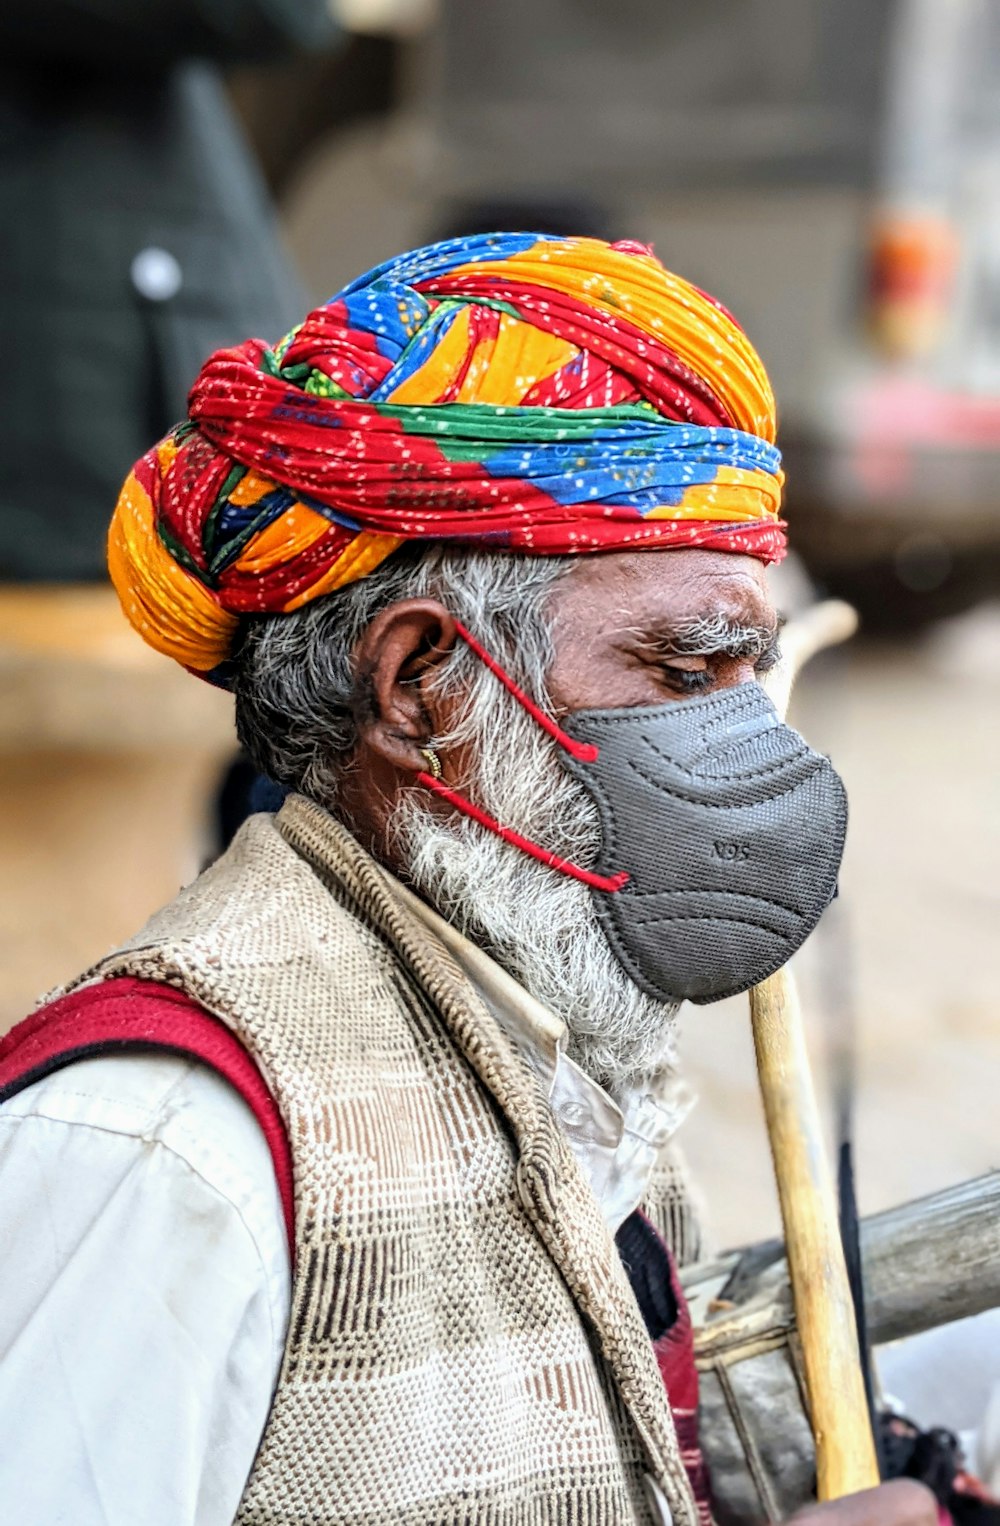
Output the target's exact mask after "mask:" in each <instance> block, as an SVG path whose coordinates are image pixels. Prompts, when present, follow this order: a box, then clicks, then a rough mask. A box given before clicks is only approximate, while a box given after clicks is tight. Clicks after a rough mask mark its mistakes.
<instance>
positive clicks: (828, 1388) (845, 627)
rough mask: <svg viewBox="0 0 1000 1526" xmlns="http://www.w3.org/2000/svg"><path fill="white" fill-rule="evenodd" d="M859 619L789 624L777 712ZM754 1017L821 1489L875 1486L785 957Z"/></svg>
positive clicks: (770, 683)
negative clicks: (807, 669) (804, 673)
mask: <svg viewBox="0 0 1000 1526" xmlns="http://www.w3.org/2000/svg"><path fill="white" fill-rule="evenodd" d="M856 627H857V615H856V614H855V612H854V610H853V609H852V608H851V606H850V605H849V604H843V603H841V602H840V601H837V600H830V601H827V602H826V603H823V604H816V605H814V606H813V608H812V609H810V610H807V611H806V612H805V614H803V615H802V616H800V617H799V618H798V619H796V620H795V621H793V622H792V623H791V624H790V625H788V626H787V627H786V629H785V631H784V632H783V634H782V639H781V645H782V649H783V660H782V662H781V663H780V664H779V666H778V667H777V668H776V669H775V671H774V673H773V674H772V675H769V678H768V680H767V689H768V691H769V693H770V695H771V697H772V699H773V700H774V704H775V707H776V709H777V710H778V711H779V713H780V714H782V715H783V714H784V712H785V709H786V708H787V705H788V699H789V695H790V694H791V689H792V684H793V683H794V681H795V677H796V675H797V673H798V672H799V670H800V669H801V668H802V667H803V665H804V664H805V663H806V662H808V660H809V658H810V657H811V656H813V654H814V653H815V652H817V651H819V650H821V649H822V648H823V647H825V646H831V645H833V644H834V643H836V642H839V641H844V640H846V639H847V638H848V637H849V636H851V635H853V633H854V630H855V629H856ZM750 1020H751V1024H752V1027H753V1041H754V1048H755V1050H756V1053H757V1072H758V1076H759V1078H760V1089H761V1096H762V1098H763V1102H764V1116H765V1118H766V1121H767V1132H768V1138H769V1140H770V1145H771V1156H772V1158H773V1161H774V1174H775V1178H776V1181H777V1186H778V1200H779V1203H780V1205H781V1218H782V1222H783V1224H784V1228H785V1245H786V1249H787V1254H788V1271H789V1277H790V1280H791V1284H792V1296H793V1298H794V1300H795V1319H796V1325H797V1327H798V1333H799V1341H800V1343H801V1347H802V1361H803V1367H804V1369H805V1381H806V1391H807V1393H808V1396H809V1409H810V1417H811V1421H812V1428H813V1434H814V1436H815V1438H816V1469H817V1479H818V1494H819V1498H820V1500H832V1499H839V1498H840V1497H841V1496H842V1495H845V1494H853V1493H855V1492H857V1491H858V1490H861V1489H869V1488H872V1487H874V1486H875V1485H876V1484H877V1483H878V1482H879V1472H878V1462H877V1460H876V1456H875V1443H874V1440H873V1438H872V1433H871V1420H870V1417H869V1414H868V1403H867V1399H866V1397H865V1388H864V1381H863V1378H862V1375H861V1358H860V1353H859V1350H858V1337H857V1325H856V1323H855V1317H854V1305H853V1302H852V1299H851V1290H850V1285H849V1283H848V1280H847V1268H846V1266H845V1264H844V1252H843V1246H842V1244H841V1239H840V1225H839V1223H838V1219H837V1208H836V1203H835V1200H834V1194H833V1186H832V1183H831V1178H830V1172H829V1168H828V1166H827V1161H826V1151H825V1149H824V1147H823V1131H822V1128H821V1125H820V1120H819V1109H818V1108H817V1106H816V1093H815V1089H814V1087H813V1081H812V1071H811V1069H810V1065H809V1054H808V1051H807V1049H806V1043H805V1036H804V1033H803V1029H802V1014H801V1011H800V1009H799V1002H798V994H797V992H796V988H795V981H794V977H793V975H792V972H791V970H790V969H789V968H788V967H787V966H786V968H785V969H782V970H778V972H777V973H776V974H774V975H772V976H771V977H770V979H769V980H765V981H763V982H762V983H761V984H760V985H759V986H756V987H755V988H754V989H753V990H752V991H751V992H750Z"/></svg>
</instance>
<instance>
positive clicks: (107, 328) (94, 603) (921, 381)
mask: <svg viewBox="0 0 1000 1526" xmlns="http://www.w3.org/2000/svg"><path fill="white" fill-rule="evenodd" d="M0 41H2V43H3V46H2V48H0V56H2V57H3V58H4V60H5V62H4V63H3V65H2V66H0V198H2V205H3V208H4V238H3V240H2V244H0V272H2V279H0V310H2V314H3V332H4V335H5V340H6V351H7V356H8V360H7V363H6V364H5V366H4V367H3V368H2V383H0V384H2V386H3V389H4V394H3V406H2V408H0V430H2V432H3V440H2V448H0V505H2V531H0V578H2V579H3V583H2V586H0V767H2V770H3V786H4V787H3V790H2V794H0V831H2V834H3V849H4V864H5V874H4V876H3V888H2V891H0V953H2V966H0V967H2V969H3V983H2V989H0V1027H3V1026H5V1025H7V1024H9V1023H10V1022H12V1021H14V1020H15V1019H16V1018H18V1017H19V1016H21V1015H23V1014H24V1013H25V1012H26V1011H27V1010H28V1009H29V1008H30V1006H31V1005H32V1003H33V1002H34V1000H35V999H36V998H37V996H38V995H39V994H40V993H41V991H42V990H43V989H45V988H46V987H48V986H51V985H52V984H53V983H55V982H57V981H59V980H61V979H63V978H65V977H68V976H69V975H71V974H73V973H74V972H75V971H76V970H77V969H79V968H81V967H82V966H83V965H85V964H86V963H87V962H89V961H90V960H92V959H93V958H94V957H96V956H98V955H100V954H101V953H102V952H104V951H105V950H106V949H107V948H108V947H110V946H111V945H112V944H113V943H114V942H116V941H117V940H118V939H120V938H121V937H122V936H124V935H126V934H127V933H129V932H130V931H132V930H133V929H134V927H135V926H136V925H138V923H139V922H140V921H141V920H142V918H143V917H144V915H145V914H146V913H147V912H148V911H150V910H151V909H152V908H153V907H154V906H155V905H157V904H159V903H160V902H162V901H163V900H164V899H166V898H168V897H169V896H170V895H172V894H173V893H174V891H175V890H176V888H177V886H178V884H179V883H181V882H182V881H183V880H185V879H186V878H188V877H190V875H191V874H192V873H193V872H195V870H196V869H197V867H198V866H199V864H200V863H201V862H203V861H204V859H205V858H206V857H207V856H208V855H210V854H211V853H212V852H213V851H214V846H215V843H216V841H217V837H218V829H219V828H218V817H219V811H220V804H219V789H220V781H221V780H222V778H223V776H224V774H225V772H226V769H227V767H228V764H229V762H230V760H231V757H232V753H233V734H232V727H231V718H230V714H229V710H228V705H227V700H226V699H225V697H224V696H222V695H220V694H217V693H215V692H213V691H211V690H210V689H208V687H207V686H205V685H201V684H198V683H195V682H194V681H193V680H191V679H188V678H187V677H185V676H184V675H183V674H181V673H179V672H176V671H174V670H173V668H172V666H171V665H170V664H169V663H168V662H166V661H165V660H164V659H161V658H159V657H156V656H154V655H153V654H152V653H150V652H148V651H146V650H145V649H144V648H143V647H142V645H141V643H140V642H139V641H138V640H137V639H136V638H135V637H134V636H132V635H131V634H130V633H129V632H127V631H126V629H125V627H124V624H123V622H122V619H121V617H120V616H119V614H118V612H117V608H116V606H115V604H114V601H113V599H112V597H111V596H110V593H109V590H108V589H107V587H106V586H105V583H104V574H103V535H104V531H105V527H106V525H107V521H108V518H109V516H110V512H111V508H112V506H113V502H114V498H115V495H116V492H117V488H118V485H119V483H120V480H121V478H122V477H123V475H124V473H125V471H126V470H127V469H128V467H129V466H130V465H131V462H132V460H133V459H134V457H135V456H137V455H138V454H139V453H140V452H141V451H142V450H143V449H145V448H146V447H147V445H148V444H149V443H151V441H152V440H153V439H154V438H156V437H158V436H159V435H160V434H162V433H163V432H164V430H165V429H166V428H167V427H168V426H169V425H170V424H171V423H172V422H174V421H175V420H176V419H177V418H178V417H180V416H181V415H182V413H183V411H184V397H185V392H186V389H187V386H188V385H189V383H190V381H191V380H192V379H193V376H194V373H195V371H196V369H197V367H198V365H199V363H200V361H201V360H202V359H203V357H204V356H205V355H206V354H207V353H208V352H209V351H210V350H211V349H213V348H214V347H216V346H217V345H219V344H223V343H227V342H234V341H236V340H239V339H242V338H244V337H246V336H247V335H248V334H251V333H252V334H259V335H262V336H263V337H265V338H267V339H269V340H275V339H276V338H277V337H278V336H279V335H280V334H281V333H282V332H283V331H284V330H285V329H286V328H287V327H289V326H290V325H291V323H292V322H294V321H296V320H297V319H298V318H299V317H301V316H302V314H303V312H304V311H305V307H306V304H308V303H313V302H316V301H319V300H321V299H323V298H325V297H327V296H329V295H330V294H331V293H332V292H333V291H335V290H336V289H337V288H338V287H339V286H340V285H342V284H343V283H344V282H345V281H347V280H348V279H350V278H351V277H353V276H355V275H356V274H358V273H359V272H360V271H362V270H364V269H366V268H367V267H368V266H370V265H372V264H374V263H375V262H377V261H378V260H380V259H383V258H385V257H387V256H390V255H392V254H395V253H397V252H398V251H400V250H401V249H404V248H406V247H408V246H412V245H417V244H421V243H424V242H427V241H428V240H430V239H433V238H434V237H439V236H440V237H444V236H448V235H450V234H453V233H462V232H471V231H477V230H486V229H492V228H511V227H520V226H525V227H531V228H536V229H540V230H547V231H553V232H557V233H558V232H587V233H597V234H600V235H603V236H607V237H610V238H622V237H628V238H637V239H641V240H645V241H649V242H651V243H652V244H653V245H654V246H655V249H656V252H657V254H658V255H659V257H660V258H661V259H662V260H663V261H664V263H665V264H666V265H667V266H669V267H672V268H675V269H677V270H678V271H680V272H682V273H683V274H685V275H686V276H688V277H689V278H690V279H692V280H693V281H695V282H696V283H697V284H698V285H700V286H703V287H705V288H707V289H708V290H710V291H711V292H713V293H714V294H715V295H717V296H718V297H720V298H721V299H722V301H723V302H724V303H725V304H726V305H727V306H728V307H730V308H731V309H732V310H733V311H734V312H735V313H736V315H737V316H738V318H739V319H740V321H741V322H742V323H743V325H744V326H745V327H746V328H747V330H748V331H749V333H750V335H751V336H752V338H753V340H754V342H755V344H756V345H757V346H758V348H759V350H760V352H761V354H762V355H763V357H764V360H765V363H766V364H767V366H768V368H769V370H770V374H771V377H772V379H773V382H774V386H775V391H776V393H777V396H778V400H779V408H780V417H781V436H780V440H781V444H782V446H783V449H784V451H785V453H786V464H787V470H788V494H787V511H788V519H789V521H790V524H791V535H792V545H793V547H794V548H795V557H794V559H793V560H792V562H791V563H790V564H789V565H787V566H786V568H785V569H783V571H782V573H780V574H779V579H778V587H777V598H778V602H779V603H781V604H783V605H784V606H785V607H786V608H787V609H789V610H794V608H795V607H797V606H798V605H799V604H800V603H801V602H803V601H804V600H806V599H808V598H809V597H811V596H812V595H813V594H814V593H817V592H818V593H833V594H838V595H842V596H844V597H847V598H849V599H850V600H852V601H853V602H854V603H855V604H856V605H857V606H858V608H859V609H860V611H861V614H862V618H863V633H862V635H861V636H860V637H859V638H858V639H857V640H856V641H855V642H854V643H853V644H852V645H851V646H850V648H848V649H846V650H845V651H843V652H841V653H837V654H831V655H828V656H826V657H824V658H823V659H821V660H819V661H817V663H816V665H815V668H814V669H812V670H810V672H809V675H808V677H807V678H806V679H805V680H804V681H803V683H802V685H801V687H800V690H799V692H798V694H797V696H796V699H795V701H794V704H793V717H792V718H793V720H794V721H796V722H797V723H798V724H799V725H800V726H801V727H802V729H804V730H805V731H806V733H807V735H808V736H809V738H810V740H811V741H812V742H813V743H814V744H816V745H818V746H820V747H822V748H823V749H824V750H825V751H828V752H829V753H831V755H832V756H833V759H834V762H835V763H836V764H837V766H838V767H839V768H840V770H841V771H842V773H843V774H844V776H845V778H846V780H847V783H848V786H849V789H850V793H851V802H852V828H851V835H850V839H849V848H848V855H847V860H846V863H845V868H844V874H843V880H842V897H841V900H840V902H839V903H838V904H837V906H836V907H835V908H834V912H833V913H832V914H831V916H830V917H828V918H827V919H826V921H825V922H824V924H823V926H822V927H821V929H820V932H819V934H818V935H817V936H816V938H815V939H814V940H813V942H812V943H811V944H810V945H809V946H808V947H807V949H806V950H805V951H804V952H803V954H802V956H801V960H800V963H801V975H802V981H803V990H804V996H805V1000H806V1007H807V1012H808V1015H809V1022H810V1039H811V1043H812V1044H813V1048H814V1052H815V1055H816V1058H817V1064H818V1067H819V1071H820V1081H821V1086H823V1085H825V1082H824V1076H825V1074H826V1070H827V1062H828V1059H829V1055H830V1051H831V1048H834V1049H835V1048H836V1045H837V1042H838V1038H837V1036H838V1034H843V1033H844V1032H845V1031H846V1030H847V1029H848V1028H849V1029H850V1031H852V1032H854V1033H855V1034H856V1036H857V1043H858V1063H859V1095H858V1103H857V1117H856V1128H857V1138H858V1162H857V1165H858V1186H859V1193H860V1197H861V1202H862V1207H863V1208H864V1209H866V1210H872V1209H876V1208H880V1207H882V1206H885V1205H886V1204H888V1203H891V1202H897V1201H900V1200H901V1199H904V1198H910V1197H915V1196H918V1195H920V1194H922V1193H924V1192H928V1191H931V1190H934V1189H936V1188H938V1187H941V1186H943V1185H945V1184H947V1183H949V1182H956V1181H959V1180H961V1179H963V1178H965V1177H970V1176H972V1175H974V1174H976V1173H978V1172H981V1171H984V1170H986V1169H988V1168H990V1167H994V1166H996V1165H997V1164H1000V1159H998V1157H1000V1132H998V1128H997V1125H996V1122H995V1116H996V1115H995V1114H994V1112H993V1108H994V1106H995V1105H996V1093H997V1087H998V1083H1000V1030H998V1026H997V1023H996V1021H995V1011H996V1002H997V998H996V993H997V988H998V977H1000V955H998V948H1000V940H998V938H997V934H996V917H995V911H996V889H995V887H996V883H997V873H998V866H1000V810H998V791H997V788H996V785H997V777H996V776H997V768H996V759H997V751H998V748H997V742H998V719H1000V706H998V700H1000V602H998V600H1000V0H700V3H699V4H698V5H697V6H691V5H687V4H683V3H681V0H613V3H612V0H476V3H475V4H471V3H469V0H330V3H327V0H147V3H145V4H143V5H135V4H134V3H131V0H100V3H97V0H93V3H89V0H6V3H5V5H4V7H3V10H2V12H0ZM222 808H223V810H224V808H225V799H223V801H222ZM682 1054H683V1061H684V1066H685V1070H686V1073H687V1075H688V1078H689V1080H690V1082H691V1084H692V1086H693V1088H694V1090H695V1091H696V1092H697V1093H698V1095H699V1098H700V1101H699V1103H698V1106H697V1107H696V1108H695V1109H694V1111H693V1113H692V1114H691V1116H690V1119H689V1120H688V1122H687V1123H686V1124H685V1125H684V1128H683V1132H682V1138H683V1140H684V1142H685V1145H686V1149H687V1152H688V1155H689V1157H690V1159H691V1161H692V1163H693V1165H694V1167H695V1170H696V1173H697V1176H698V1178H699V1180H700V1182H701V1185H702V1188H703V1191H704V1195H705V1198H706V1200H707V1202H708V1205H709V1212H710V1219H711V1223H712V1226H713V1232H714V1237H715V1239H716V1240H717V1242H718V1243H720V1244H731V1243H736V1242H739V1241H744V1240H748V1239H755V1238H761V1237H763V1236H765V1235H768V1234H770V1233H773V1232H774V1231H775V1230H776V1228H777V1224H778V1218H777V1208H776V1204H775V1200H774V1195H773V1190H772V1188H771V1185H770V1169H769V1164H768V1158H767V1147H766V1142H765V1136H764V1131H763V1125H762V1121H761V1117H760V1113H759V1107H758V1103H757V1093H756V1083H755V1075H754V1065H753V1057H752V1049H751V1044H750V1035H749V1028H748V1022H747V1015H746V1003H745V1001H741V1002H731V1003H724V1004H722V1005H721V1006H720V1007H718V1008H710V1009H704V1008H698V1009H696V1010H694V1011H692V1012H691V1013H690V1015H689V1016H688V1017H687V1018H686V1019H685V1022H684V1032H683V1049H682Z"/></svg>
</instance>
